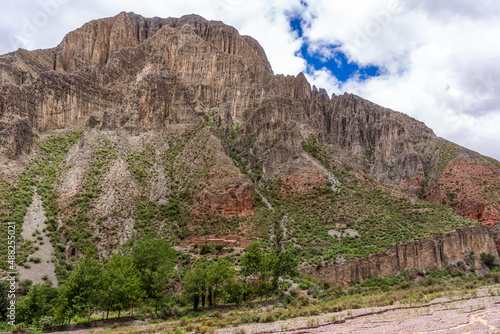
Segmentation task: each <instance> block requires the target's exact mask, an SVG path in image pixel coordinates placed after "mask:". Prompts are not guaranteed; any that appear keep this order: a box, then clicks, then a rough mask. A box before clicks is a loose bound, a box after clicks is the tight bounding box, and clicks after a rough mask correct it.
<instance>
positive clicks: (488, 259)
mask: <svg viewBox="0 0 500 334" xmlns="http://www.w3.org/2000/svg"><path fill="white" fill-rule="evenodd" d="M481 261H482V262H483V263H484V264H485V265H486V266H487V267H488V268H493V267H495V256H494V255H493V254H486V253H481Z"/></svg>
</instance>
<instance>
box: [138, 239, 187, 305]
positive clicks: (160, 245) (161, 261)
mask: <svg viewBox="0 0 500 334" xmlns="http://www.w3.org/2000/svg"><path fill="white" fill-rule="evenodd" d="M131 254H132V259H133V261H134V265H135V267H136V268H137V270H138V271H139V274H140V279H141V287H142V289H143V290H144V292H145V294H146V296H147V297H148V298H149V299H150V300H151V301H152V302H153V306H154V307H155V312H156V313H158V307H159V306H162V302H163V301H164V300H165V298H166V291H167V290H168V289H169V288H170V287H171V283H172V280H173V277H174V274H175V271H174V267H175V264H176V260H177V252H176V251H175V249H173V248H172V246H170V245H169V244H167V242H165V240H162V239H145V240H140V241H139V242H138V243H137V245H135V246H134V247H133V248H132V252H131Z"/></svg>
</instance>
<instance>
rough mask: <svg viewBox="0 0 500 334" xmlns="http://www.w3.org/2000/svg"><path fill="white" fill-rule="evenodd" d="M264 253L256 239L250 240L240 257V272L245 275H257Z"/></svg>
mask: <svg viewBox="0 0 500 334" xmlns="http://www.w3.org/2000/svg"><path fill="white" fill-rule="evenodd" d="M263 258H264V255H263V254H262V251H261V249H260V243H259V242H258V241H254V242H252V244H250V246H248V247H247V249H246V252H245V254H243V256H242V257H241V272H242V274H243V275H245V276H253V275H256V276H257V275H258V274H259V273H260V270H261V267H262V261H263Z"/></svg>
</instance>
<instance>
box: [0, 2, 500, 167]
mask: <svg viewBox="0 0 500 334" xmlns="http://www.w3.org/2000/svg"><path fill="white" fill-rule="evenodd" d="M121 11H127V12H128V11H132V12H135V13H137V14H141V15H143V16H146V17H153V16H159V17H169V16H173V17H179V16H182V15H185V14H191V13H195V14H199V15H201V16H203V17H205V18H206V19H211V20H220V21H223V22H225V23H227V24H229V25H232V26H234V27H235V28H237V29H238V30H239V32H240V33H241V34H244V35H250V36H252V37H254V38H255V39H257V40H258V41H259V43H260V44H261V45H262V46H263V48H264V50H265V51H266V54H267V56H268V59H269V61H270V62H271V65H272V67H273V70H274V72H275V73H276V74H278V73H281V74H291V75H297V74H298V73H300V72H303V73H304V74H305V75H306V77H307V78H308V80H309V81H310V82H311V84H314V85H316V86H317V87H322V88H325V89H326V90H327V91H328V93H329V94H337V95H339V94H343V93H344V92H348V93H353V94H357V95H359V96H361V97H363V98H365V99H368V100H370V101H373V102H375V103H377V104H380V105H382V106H384V107H387V108H391V109H394V110H397V111H400V112H403V113H405V114H407V115H410V116H412V117H414V118H416V119H418V120H421V121H423V122H425V123H426V124H427V126H429V127H430V128H432V129H433V130H434V132H435V133H436V134H437V135H438V136H441V137H444V138H446V139H448V140H451V141H453V142H456V143H458V144H460V145H462V146H465V147H468V148H471V149H473V150H475V151H478V152H480V153H482V154H485V155H488V156H491V157H494V158H496V159H497V160H500V43H498V38H499V36H500V1H498V0H453V1H450V0H350V1H346V0H252V1H249V0H246V1H245V0H184V1H179V0H140V1H137V0H106V1H102V0H101V1H98V0H84V1H82V0H17V1H10V0H7V1H5V0H4V1H2V11H1V12H0V54H4V53H6V52H10V51H14V50H16V49H17V48H19V47H22V48H26V49H29V50H32V49H38V48H49V47H54V46H56V45H57V44H58V43H59V42H60V41H61V40H62V38H63V37H64V35H65V34H66V33H68V32H69V31H71V30H74V29H77V28H78V27H80V26H81V25H83V24H84V23H85V22H88V21H90V20H93V19H97V18H102V17H108V16H114V15H116V14H118V13H119V12H121Z"/></svg>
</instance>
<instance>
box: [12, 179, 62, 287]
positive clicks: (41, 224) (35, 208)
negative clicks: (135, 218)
mask: <svg viewBox="0 0 500 334" xmlns="http://www.w3.org/2000/svg"><path fill="white" fill-rule="evenodd" d="M46 219H47V218H46V217H45V211H44V209H43V206H42V199H41V198H40V195H38V193H37V191H36V189H35V191H34V194H33V200H32V202H31V205H30V206H29V207H28V211H27V212H26V215H25V216H24V222H23V231H22V236H23V238H24V239H26V240H32V241H34V242H35V245H37V246H38V247H39V249H38V250H37V251H35V253H34V254H32V255H30V257H29V258H34V257H39V258H41V262H40V263H34V262H31V261H28V264H29V265H30V266H31V267H30V268H29V269H27V268H24V267H19V268H18V271H19V274H20V276H21V280H25V279H29V280H32V281H33V284H37V283H44V282H46V281H44V280H43V279H42V277H44V276H45V275H47V277H48V280H47V281H50V282H52V285H53V286H57V278H56V274H55V266H54V263H52V261H51V259H52V257H53V254H54V248H53V247H52V244H51V243H50V239H49V237H48V236H47V234H46V233H45V232H43V229H44V228H46V227H47V224H46V223H45V220H46ZM35 231H38V232H39V234H36V235H35V236H33V233H36V232H35ZM39 236H41V237H42V239H41V240H40V239H38V237H39ZM29 258H28V260H29Z"/></svg>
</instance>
